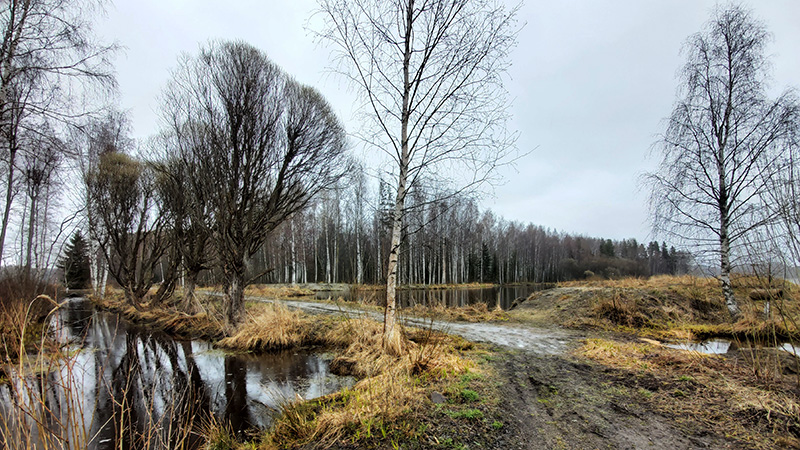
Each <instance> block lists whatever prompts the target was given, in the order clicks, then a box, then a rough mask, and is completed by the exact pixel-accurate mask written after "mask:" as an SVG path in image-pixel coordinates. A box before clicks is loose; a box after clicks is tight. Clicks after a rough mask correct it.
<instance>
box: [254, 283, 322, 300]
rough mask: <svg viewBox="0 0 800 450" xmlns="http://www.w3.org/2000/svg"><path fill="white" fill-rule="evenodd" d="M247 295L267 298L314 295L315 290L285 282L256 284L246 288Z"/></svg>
mask: <svg viewBox="0 0 800 450" xmlns="http://www.w3.org/2000/svg"><path fill="white" fill-rule="evenodd" d="M245 295H254V296H257V297H267V298H298V297H313V296H314V291H312V290H311V289H303V288H301V287H298V286H292V285H285V284H254V285H250V286H248V287H247V288H245Z"/></svg>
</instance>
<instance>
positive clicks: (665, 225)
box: [645, 6, 798, 318]
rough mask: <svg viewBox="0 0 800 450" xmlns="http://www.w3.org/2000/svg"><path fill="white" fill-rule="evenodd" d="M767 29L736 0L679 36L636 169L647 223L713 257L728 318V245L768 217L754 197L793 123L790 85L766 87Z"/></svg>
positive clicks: (777, 170) (732, 250)
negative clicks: (660, 107)
mask: <svg viewBox="0 0 800 450" xmlns="http://www.w3.org/2000/svg"><path fill="white" fill-rule="evenodd" d="M769 38H770V35H769V34H768V32H767V30H766V29H765V27H764V25H763V24H762V23H761V22H759V21H758V20H756V19H755V18H753V17H752V15H751V13H750V12H749V11H747V10H745V9H744V8H742V7H741V6H729V7H725V8H719V9H717V10H715V11H714V13H713V17H712V18H711V20H710V21H709V22H708V23H707V24H706V26H705V29H704V30H703V31H702V32H700V33H697V34H695V35H693V36H691V37H690V38H689V40H688V41H687V43H686V47H685V52H686V55H687V62H686V65H685V66H684V68H683V71H682V75H681V79H682V85H681V88H680V90H679V99H678V102H677V105H676V106H675V109H674V110H673V112H672V116H671V117H670V118H669V125H668V127H667V130H666V132H665V134H664V138H663V141H662V142H661V145H660V150H661V157H662V159H661V163H660V165H659V167H658V170H657V171H656V172H654V173H650V174H646V175H645V179H646V180H647V182H648V183H649V185H650V187H651V189H652V194H651V197H650V205H651V209H652V211H653V219H654V225H655V227H656V230H657V231H666V232H670V233H673V234H675V235H677V236H679V237H681V238H685V239H689V240H691V241H693V242H694V243H696V244H698V245H699V246H702V247H704V248H706V249H709V250H712V251H713V252H715V253H716V254H717V255H718V256H719V262H720V272H719V273H720V277H719V279H720V284H721V286H722V292H723V294H724V297H725V303H726V304H727V307H728V311H729V312H730V314H731V316H732V317H733V318H736V317H737V316H738V315H739V313H740V310H739V306H738V304H737V301H736V298H735V297H734V293H733V289H732V287H731V281H730V273H731V270H732V259H733V258H734V256H735V255H736V246H737V245H739V244H740V243H743V238H744V237H745V236H746V235H747V234H748V233H751V232H753V231H754V230H757V229H758V228H759V227H761V226H763V225H765V224H767V223H768V222H770V221H771V220H772V219H773V217H774V215H773V214H771V211H774V209H773V208H770V207H768V205H765V204H764V203H763V201H764V199H766V198H768V196H767V195H766V194H767V191H768V189H769V187H770V186H771V185H772V183H773V180H774V178H775V177H776V176H779V175H780V174H781V173H782V172H783V171H784V170H785V169H786V166H785V164H784V161H785V158H784V157H783V152H784V151H785V150H786V148H787V147H786V143H787V139H788V138H789V137H790V136H791V134H792V133H793V131H794V130H795V129H796V127H797V126H798V107H797V102H796V100H795V97H794V95H793V93H792V92H791V91H786V92H784V93H783V94H781V95H780V96H779V97H778V98H776V99H770V98H768V97H767V95H766V87H767V78H768V67H769V65H768V60H767V58H766V56H765V51H766V45H767V43H768V41H769Z"/></svg>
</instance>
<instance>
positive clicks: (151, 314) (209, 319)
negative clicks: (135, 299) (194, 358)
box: [92, 292, 225, 339]
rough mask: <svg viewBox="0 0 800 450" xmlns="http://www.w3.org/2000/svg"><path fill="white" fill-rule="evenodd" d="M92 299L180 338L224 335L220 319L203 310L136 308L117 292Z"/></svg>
mask: <svg viewBox="0 0 800 450" xmlns="http://www.w3.org/2000/svg"><path fill="white" fill-rule="evenodd" d="M92 301H94V302H95V304H96V305H98V306H99V307H101V308H103V309H106V310H109V311H113V312H116V313H119V314H121V315H122V316H123V317H125V318H126V319H128V320H130V321H131V322H134V323H139V324H144V325H147V326H149V327H153V328H157V329H161V330H164V331H167V332H169V333H171V334H174V335H176V336H178V337H181V338H188V339H200V338H202V339H218V338H220V337H222V336H223V335H224V334H225V333H224V325H223V323H222V321H221V320H219V319H218V318H217V317H216V316H215V315H214V314H209V313H206V312H202V313H198V314H192V315H189V314H185V313H182V312H180V311H176V310H174V309H170V308H166V307H164V308H153V309H144V310H141V311H139V310H137V309H136V308H134V307H133V306H131V305H130V304H128V303H127V302H126V301H125V299H124V297H123V296H122V294H121V293H119V292H112V293H111V294H109V295H107V296H106V297H105V298H103V299H98V298H92Z"/></svg>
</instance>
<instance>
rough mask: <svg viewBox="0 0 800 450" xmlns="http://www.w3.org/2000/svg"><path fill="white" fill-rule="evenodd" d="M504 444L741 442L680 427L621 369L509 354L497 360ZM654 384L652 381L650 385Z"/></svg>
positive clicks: (557, 446) (544, 446) (610, 445)
mask: <svg viewBox="0 0 800 450" xmlns="http://www.w3.org/2000/svg"><path fill="white" fill-rule="evenodd" d="M496 364H497V367H498V371H499V374H500V376H501V386H500V388H499V389H500V395H501V397H502V400H501V402H500V404H501V405H503V409H504V410H505V415H506V417H507V419H506V421H507V422H506V423H507V426H506V427H504V431H505V433H506V434H507V437H506V438H505V444H504V446H498V447H494V448H508V449H606V448H619V449H640V448H641V449H644V448H665V449H666V448H669V449H694V448H746V446H741V445H738V444H737V443H735V442H732V441H728V440H726V439H725V438H724V437H723V436H720V435H718V434H717V433H715V432H714V431H713V430H709V429H706V428H703V427H696V428H694V429H691V428H685V427H680V426H678V424H677V423H676V421H675V420H674V418H669V417H665V416H663V415H661V414H659V413H656V412H653V411H651V410H649V409H648V408H647V406H646V405H644V404H643V403H642V402H641V401H636V399H635V398H634V397H632V396H633V395H634V394H633V392H631V390H632V389H634V388H635V387H636V386H635V385H629V383H627V382H626V379H625V377H623V376H621V375H622V373H621V372H620V371H618V370H615V369H610V368H605V367H603V366H600V365H595V364H589V363H587V362H585V361H581V360H578V359H575V358H568V357H560V356H536V355H531V354H526V353H522V352H514V353H508V354H506V355H504V356H503V357H502V359H501V360H499V361H497V363H496ZM651 387H652V386H651Z"/></svg>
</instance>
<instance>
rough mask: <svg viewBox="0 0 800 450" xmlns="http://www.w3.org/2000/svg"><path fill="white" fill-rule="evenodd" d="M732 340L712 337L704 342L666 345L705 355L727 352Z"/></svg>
mask: <svg viewBox="0 0 800 450" xmlns="http://www.w3.org/2000/svg"><path fill="white" fill-rule="evenodd" d="M731 344H732V342H731V341H729V340H727V339H713V340H709V341H704V342H686V343H681V344H666V347H669V348H674V349H677V350H688V351H693V352H698V353H704V354H707V355H724V354H725V353H728V351H729V350H733V349H735V348H733V349H732V348H731Z"/></svg>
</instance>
